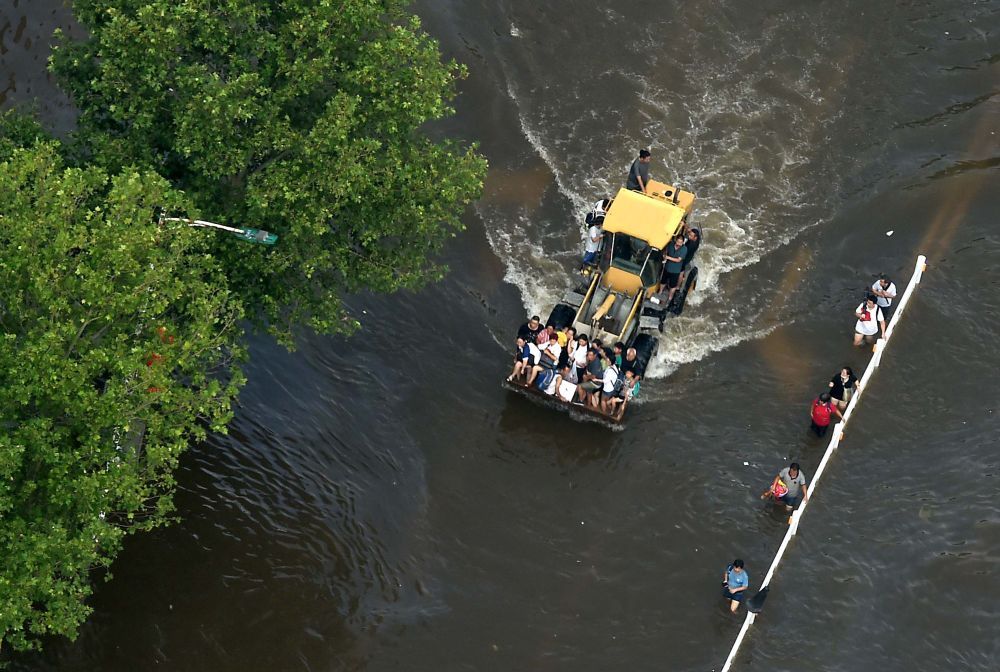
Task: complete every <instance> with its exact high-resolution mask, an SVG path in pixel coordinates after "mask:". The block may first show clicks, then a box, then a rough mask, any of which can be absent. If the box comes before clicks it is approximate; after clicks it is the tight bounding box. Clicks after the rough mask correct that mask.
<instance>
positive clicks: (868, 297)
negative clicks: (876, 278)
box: [865, 292, 878, 303]
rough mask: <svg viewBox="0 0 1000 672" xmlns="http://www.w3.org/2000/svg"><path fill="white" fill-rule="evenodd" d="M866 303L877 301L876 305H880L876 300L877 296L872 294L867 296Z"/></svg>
mask: <svg viewBox="0 0 1000 672" xmlns="http://www.w3.org/2000/svg"><path fill="white" fill-rule="evenodd" d="M865 301H875V302H876V303H878V302H877V301H876V299H875V295H874V294H872V293H870V292H869V293H868V294H865Z"/></svg>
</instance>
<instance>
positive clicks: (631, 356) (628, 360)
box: [619, 348, 639, 377]
mask: <svg viewBox="0 0 1000 672" xmlns="http://www.w3.org/2000/svg"><path fill="white" fill-rule="evenodd" d="M638 366H639V357H638V352H636V349H635V348H629V349H628V350H626V351H625V357H623V358H622V365H621V366H620V367H619V368H620V369H621V371H622V377H624V376H625V374H626V373H628V372H629V371H636V367H638ZM636 373H638V371H636Z"/></svg>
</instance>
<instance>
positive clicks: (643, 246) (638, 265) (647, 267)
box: [602, 233, 663, 287]
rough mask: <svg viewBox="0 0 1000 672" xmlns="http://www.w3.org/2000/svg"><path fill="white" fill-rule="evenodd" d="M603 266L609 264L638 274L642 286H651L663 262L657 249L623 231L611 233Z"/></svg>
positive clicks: (658, 274)
mask: <svg viewBox="0 0 1000 672" xmlns="http://www.w3.org/2000/svg"><path fill="white" fill-rule="evenodd" d="M602 261H603V264H602V265H603V266H604V268H605V270H606V269H607V268H608V267H609V266H611V267H614V268H617V269H620V270H622V271H625V272H626V273H631V274H633V275H638V276H639V277H640V278H641V279H642V284H643V286H644V287H652V286H653V285H655V284H656V282H657V280H659V278H660V268H661V265H662V263H663V260H662V258H661V255H660V253H659V250H656V249H654V248H652V247H650V246H649V243H647V242H646V241H645V240H642V239H641V238H634V237H632V236H629V235H627V234H624V233H613V234H611V244H610V245H607V246H605V252H604V259H603V260H602Z"/></svg>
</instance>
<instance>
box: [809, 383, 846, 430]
mask: <svg viewBox="0 0 1000 672" xmlns="http://www.w3.org/2000/svg"><path fill="white" fill-rule="evenodd" d="M809 411H810V415H811V416H812V425H811V426H810V429H812V431H814V432H816V436H823V435H825V434H826V430H827V428H828V427H829V426H830V417H831V416H832V415H836V416H837V417H838V418H840V419H841V420H843V419H844V416H843V415H841V413H840V410H839V409H838V408H837V407H836V406H834V405H833V404H832V403H831V402H830V393H829V392H824V393H823V394H821V395H819V397H817V398H816V399H813V402H812V406H810V407H809Z"/></svg>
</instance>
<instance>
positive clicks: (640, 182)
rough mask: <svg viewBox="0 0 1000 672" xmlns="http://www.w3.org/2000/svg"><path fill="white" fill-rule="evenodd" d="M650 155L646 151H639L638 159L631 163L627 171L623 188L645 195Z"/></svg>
mask: <svg viewBox="0 0 1000 672" xmlns="http://www.w3.org/2000/svg"><path fill="white" fill-rule="evenodd" d="M650 160H651V159H650V154H649V150H648V149H642V150H639V158H637V159H636V160H635V161H633V162H632V167H631V168H629V171H628V179H627V180H626V181H625V188H626V189H631V190H632V191H641V192H643V193H646V188H647V187H648V186H649V162H650Z"/></svg>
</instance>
